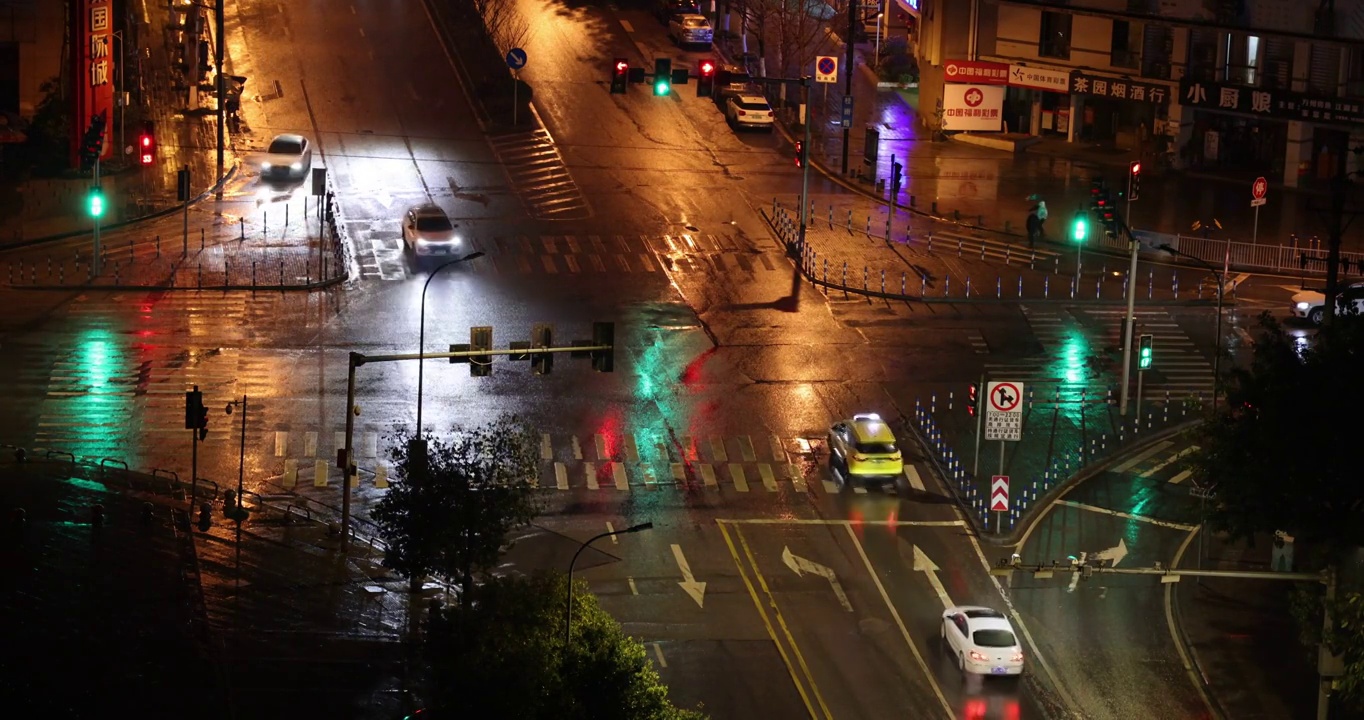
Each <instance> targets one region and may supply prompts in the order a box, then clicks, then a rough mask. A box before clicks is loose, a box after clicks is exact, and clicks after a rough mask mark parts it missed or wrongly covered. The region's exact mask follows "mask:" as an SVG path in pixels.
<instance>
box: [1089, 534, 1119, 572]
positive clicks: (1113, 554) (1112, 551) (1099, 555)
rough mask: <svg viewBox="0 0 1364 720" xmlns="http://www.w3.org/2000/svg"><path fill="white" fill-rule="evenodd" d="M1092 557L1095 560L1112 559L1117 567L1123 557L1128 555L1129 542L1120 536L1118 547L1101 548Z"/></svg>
mask: <svg viewBox="0 0 1364 720" xmlns="http://www.w3.org/2000/svg"><path fill="white" fill-rule="evenodd" d="M1090 557H1091V558H1093V559H1094V560H1111V561H1112V562H1113V565H1114V566H1115V567H1116V566H1117V564H1118V563H1120V562H1122V559H1123V558H1125V557H1127V542H1126V541H1125V540H1123V539H1122V538H1118V545H1117V547H1111V548H1108V549H1107V550H1100V551H1099V552H1096V553H1094V554H1093V555H1090Z"/></svg>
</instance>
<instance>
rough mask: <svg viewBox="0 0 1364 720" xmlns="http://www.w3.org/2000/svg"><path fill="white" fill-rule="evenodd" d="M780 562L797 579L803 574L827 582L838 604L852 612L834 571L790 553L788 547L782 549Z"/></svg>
mask: <svg viewBox="0 0 1364 720" xmlns="http://www.w3.org/2000/svg"><path fill="white" fill-rule="evenodd" d="M781 561H782V562H783V563H786V567H788V568H791V572H793V573H795V574H796V576H797V577H804V576H805V573H810V574H811V575H818V576H820V577H822V578H824V579H825V580H828V581H829V585H830V586H831V587H832V588H833V589H834V595H835V596H837V597H838V603H839V604H840V605H842V606H843V609H844V610H847V611H848V612H852V611H853V607H852V603H851V602H848V594H847V593H845V592H843V585H842V584H840V583H839V582H838V577H837V576H836V575H834V569H833V568H831V567H825V566H824V565H820V564H819V563H817V562H815V561H813V560H807V559H805V558H803V557H801V556H799V555H796V554H795V553H793V552H791V548H790V547H784V548H782V551H781Z"/></svg>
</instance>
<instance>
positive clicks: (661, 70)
mask: <svg viewBox="0 0 1364 720" xmlns="http://www.w3.org/2000/svg"><path fill="white" fill-rule="evenodd" d="M672 87H673V61H672V60H669V59H668V58H658V59H657V60H655V61H654V94H655V95H667V94H668V93H670V92H672Z"/></svg>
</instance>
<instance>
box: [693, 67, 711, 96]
mask: <svg viewBox="0 0 1364 720" xmlns="http://www.w3.org/2000/svg"><path fill="white" fill-rule="evenodd" d="M697 71H698V72H697V73H696V97H710V96H712V95H714V94H715V61H714V60H710V59H706V60H702V61H701V64H700V65H699V66H697Z"/></svg>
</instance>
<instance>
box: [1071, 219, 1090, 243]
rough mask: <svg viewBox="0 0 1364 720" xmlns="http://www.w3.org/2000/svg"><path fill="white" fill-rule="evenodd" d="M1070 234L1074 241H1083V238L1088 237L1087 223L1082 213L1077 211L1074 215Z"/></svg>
mask: <svg viewBox="0 0 1364 720" xmlns="http://www.w3.org/2000/svg"><path fill="white" fill-rule="evenodd" d="M1071 235H1072V237H1074V239H1075V242H1084V241H1085V238H1087V237H1089V223H1088V222H1087V221H1086V220H1085V218H1084V216H1083V215H1080V214H1078V213H1077V214H1076V215H1075V224H1074V225H1073V226H1072V232H1071Z"/></svg>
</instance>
